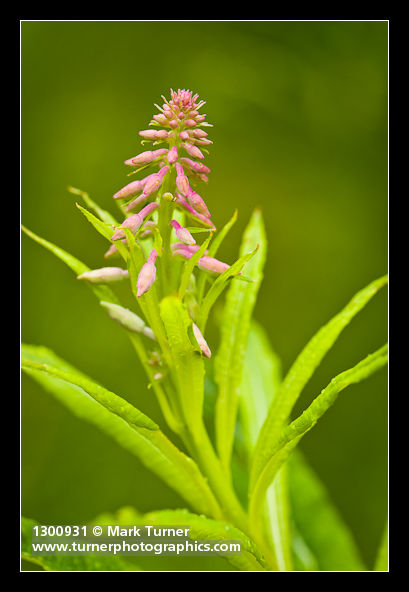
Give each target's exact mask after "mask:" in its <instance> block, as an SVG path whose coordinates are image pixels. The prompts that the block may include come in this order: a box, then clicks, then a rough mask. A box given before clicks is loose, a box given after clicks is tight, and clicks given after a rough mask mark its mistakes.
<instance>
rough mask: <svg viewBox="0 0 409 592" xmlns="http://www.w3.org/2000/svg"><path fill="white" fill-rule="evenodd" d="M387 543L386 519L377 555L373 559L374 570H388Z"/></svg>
mask: <svg viewBox="0 0 409 592" xmlns="http://www.w3.org/2000/svg"><path fill="white" fill-rule="evenodd" d="M388 551H389V545H388V521H386V525H385V529H384V531H383V535H382V540H381V544H380V545H379V549H378V555H377V557H376V561H375V567H374V570H375V571H388V570H389V563H388V559H389V557H388V555H389V553H388Z"/></svg>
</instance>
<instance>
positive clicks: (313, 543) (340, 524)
mask: <svg viewBox="0 0 409 592" xmlns="http://www.w3.org/2000/svg"><path fill="white" fill-rule="evenodd" d="M288 470H289V485H290V499H291V509H292V517H293V519H294V522H295V526H296V528H297V530H298V531H299V532H300V534H301V536H302V539H303V540H304V541H305V543H306V544H307V546H308V549H309V550H310V551H311V552H312V553H313V555H314V556H315V558H316V560H317V563H318V565H317V567H316V569H318V570H320V571H364V570H366V569H367V568H366V567H365V565H364V563H363V561H362V559H361V557H360V553H359V550H358V547H357V544H356V542H355V540H354V537H353V535H352V533H351V531H350V529H349V527H348V526H347V525H346V524H345V522H344V520H343V518H342V516H341V515H340V514H339V511H338V510H337V508H336V507H335V506H334V504H333V503H332V501H331V499H330V497H329V495H328V492H327V491H326V488H325V486H324V485H323V483H322V482H321V481H320V479H319V478H318V476H317V475H316V474H315V472H314V471H313V470H312V469H311V468H310V467H309V465H308V464H307V462H306V460H305V459H304V457H303V455H301V453H300V452H298V451H295V453H294V454H293V455H292V456H291V458H290V459H289V461H288ZM311 567H312V568H313V566H311ZM311 567H310V569H311Z"/></svg>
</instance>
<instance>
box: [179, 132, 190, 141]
mask: <svg viewBox="0 0 409 592" xmlns="http://www.w3.org/2000/svg"><path fill="white" fill-rule="evenodd" d="M179 137H180V139H181V140H188V139H189V137H190V136H189V134H188V133H187V132H180V134H179Z"/></svg>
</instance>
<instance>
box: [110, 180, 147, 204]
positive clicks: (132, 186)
mask: <svg viewBox="0 0 409 592" xmlns="http://www.w3.org/2000/svg"><path fill="white" fill-rule="evenodd" d="M145 183H146V179H142V180H141V181H133V182H132V183H129V184H128V185H125V187H122V189H120V190H119V191H118V192H117V193H115V194H114V196H113V198H114V199H125V198H126V197H132V196H133V195H136V194H137V193H139V192H140V191H142V189H143V187H144V185H145Z"/></svg>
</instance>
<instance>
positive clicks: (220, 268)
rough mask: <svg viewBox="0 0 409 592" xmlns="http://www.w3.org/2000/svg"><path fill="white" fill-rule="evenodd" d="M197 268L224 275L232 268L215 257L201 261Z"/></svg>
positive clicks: (206, 257)
mask: <svg viewBox="0 0 409 592" xmlns="http://www.w3.org/2000/svg"><path fill="white" fill-rule="evenodd" d="M197 266H198V267H199V268H200V269H202V270H204V271H210V272H212V273H223V272H224V271H226V270H227V269H229V267H230V265H227V263H223V261H219V260H218V259H215V258H214V257H208V256H207V255H205V256H203V257H201V258H200V259H199V261H198V264H197Z"/></svg>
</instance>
